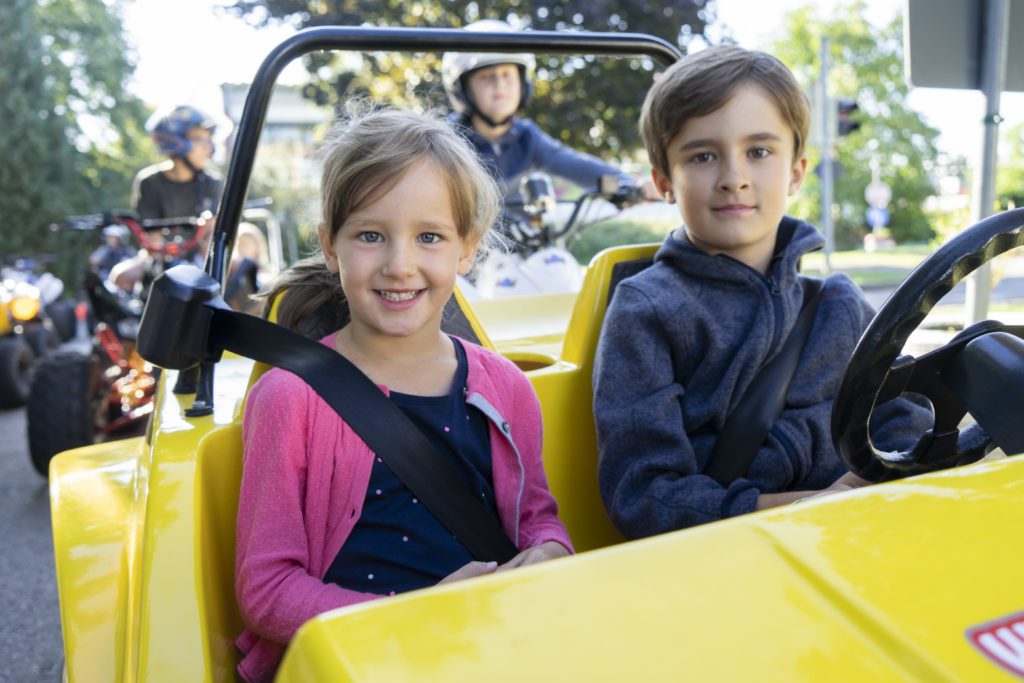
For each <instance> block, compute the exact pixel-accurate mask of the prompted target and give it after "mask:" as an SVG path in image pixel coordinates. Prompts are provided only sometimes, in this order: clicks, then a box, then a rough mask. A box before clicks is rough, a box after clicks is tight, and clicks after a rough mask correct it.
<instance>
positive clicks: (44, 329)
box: [23, 323, 60, 358]
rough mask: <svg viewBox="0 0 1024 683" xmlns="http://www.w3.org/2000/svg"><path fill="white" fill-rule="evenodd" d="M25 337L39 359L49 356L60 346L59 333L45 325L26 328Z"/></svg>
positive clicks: (35, 324)
mask: <svg viewBox="0 0 1024 683" xmlns="http://www.w3.org/2000/svg"><path fill="white" fill-rule="evenodd" d="M23 336H24V337H25V340H26V341H27V342H28V344H29V346H31V347H32V351H33V353H35V355H36V357H37V358H42V357H43V356H48V355H49V354H51V353H53V352H54V351H56V350H57V347H58V346H60V339H59V338H58V337H57V332H56V331H55V330H54V329H53V328H51V327H49V326H48V325H46V324H44V323H32V324H31V325H28V326H26V327H25V333H24V335H23Z"/></svg>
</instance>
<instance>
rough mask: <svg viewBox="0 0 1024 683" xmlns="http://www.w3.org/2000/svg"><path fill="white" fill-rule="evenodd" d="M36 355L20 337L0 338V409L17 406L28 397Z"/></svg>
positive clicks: (23, 402) (22, 403)
mask: <svg viewBox="0 0 1024 683" xmlns="http://www.w3.org/2000/svg"><path fill="white" fill-rule="evenodd" d="M35 359H36V355H35V354H34V353H32V348H31V347H30V346H29V345H28V344H27V343H26V342H25V340H24V339H22V338H21V337H17V336H14V335H11V336H9V337H4V338H3V339H0V409H7V408H17V407H18V406H21V405H24V404H25V401H26V400H27V399H28V395H29V387H30V383H31V380H32V362H33V361H34V360H35Z"/></svg>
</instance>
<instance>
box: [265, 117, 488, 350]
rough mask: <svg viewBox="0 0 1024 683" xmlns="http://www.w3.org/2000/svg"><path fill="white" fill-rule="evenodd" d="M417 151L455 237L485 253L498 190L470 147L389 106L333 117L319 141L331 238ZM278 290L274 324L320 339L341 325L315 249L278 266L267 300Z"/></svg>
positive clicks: (344, 317) (340, 305) (339, 295)
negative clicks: (432, 170)
mask: <svg viewBox="0 0 1024 683" xmlns="http://www.w3.org/2000/svg"><path fill="white" fill-rule="evenodd" d="M424 156H426V157H427V158H428V159H430V161H431V162H433V164H434V166H435V167H436V168H437V170H438V171H439V172H440V173H441V175H442V176H443V177H444V179H445V181H446V183H447V185H448V191H449V192H450V193H451V200H452V210H453V212H454V218H455V225H456V228H457V229H458V232H459V237H460V238H461V239H462V240H463V241H466V242H469V243H472V244H476V245H478V256H479V254H480V253H481V252H484V251H486V249H487V247H488V238H489V236H490V235H491V234H492V233H490V229H491V226H493V225H494V222H495V220H496V219H497V217H498V212H499V210H500V207H501V194H500V193H499V190H498V187H497V185H496V184H495V182H494V179H493V178H492V177H491V175H490V174H489V173H488V172H487V171H486V170H485V169H484V167H483V165H482V164H481V163H480V161H479V159H478V158H477V155H476V151H475V150H474V149H473V148H472V147H471V146H470V144H469V142H468V141H467V140H466V139H465V138H463V137H462V136H461V135H459V134H458V133H457V132H455V130H454V129H453V128H452V127H451V126H450V125H449V124H448V123H446V122H445V121H443V120H441V119H440V118H439V117H437V116H434V115H431V114H420V113H416V112H412V111H405V110H399V109H390V108H376V109H371V110H369V111H368V112H366V113H361V114H354V115H350V116H348V117H346V118H344V119H342V120H339V121H337V122H336V123H335V125H334V126H333V127H332V128H331V131H330V132H329V133H328V135H327V138H326V139H325V141H324V143H323V145H322V146H321V149H320V157H321V160H322V162H323V174H322V176H321V181H320V194H321V200H322V209H321V222H322V227H323V229H326V230H327V231H328V234H329V236H330V239H331V240H333V239H334V238H335V237H336V236H337V233H338V230H340V229H341V227H342V226H343V225H344V224H345V221H346V220H347V219H348V217H349V216H350V215H351V214H352V213H353V212H354V211H358V210H359V209H361V208H363V207H364V206H366V205H367V204H369V203H371V202H373V201H376V200H377V199H378V198H380V197H381V196H383V195H384V194H386V193H387V192H388V190H389V189H390V188H391V187H393V186H394V184H395V183H396V182H398V180H399V179H400V178H401V177H402V175H403V174H404V173H405V172H406V171H407V170H408V169H409V168H411V167H412V166H413V165H414V164H415V163H416V162H417V161H419V160H420V159H422V158H423V157H424ZM285 291H287V294H286V295H285V296H284V297H283V298H282V300H281V303H280V305H279V307H278V315H277V319H278V322H279V323H280V324H281V325H284V326H285V327H289V328H292V329H295V330H297V331H299V332H302V333H303V334H306V335H308V336H312V337H319V336H323V335H326V334H327V333H329V332H331V331H333V330H336V329H338V328H340V327H343V326H344V325H345V324H347V323H348V320H349V316H348V305H347V303H346V301H345V294H344V292H343V291H342V289H341V279H340V278H339V277H338V274H337V273H332V272H330V271H329V270H328V269H327V264H326V261H325V260H324V255H323V254H322V253H317V254H316V255H315V256H311V257H309V258H307V259H303V260H302V261H299V262H298V263H296V264H295V265H294V266H292V267H291V268H289V269H288V270H286V271H284V272H283V273H282V274H281V275H280V276H279V277H278V278H277V280H276V281H275V283H274V286H273V287H272V289H271V291H270V293H269V294H268V298H269V299H270V300H271V301H273V300H274V298H275V297H277V296H278V295H280V294H282V292H285Z"/></svg>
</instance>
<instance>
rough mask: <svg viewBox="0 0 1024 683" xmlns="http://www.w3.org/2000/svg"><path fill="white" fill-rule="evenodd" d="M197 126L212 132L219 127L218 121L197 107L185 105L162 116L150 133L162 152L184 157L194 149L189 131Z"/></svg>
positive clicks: (170, 155)
mask: <svg viewBox="0 0 1024 683" xmlns="http://www.w3.org/2000/svg"><path fill="white" fill-rule="evenodd" d="M196 128H202V129H203V130H208V131H210V133H211V134H212V133H213V132H214V131H215V130H216V129H217V122H216V121H214V119H213V118H212V117H210V116H207V115H206V114H204V113H203V112H201V111H199V110H198V109H196V108H195V107H190V106H187V105H184V106H179V107H175V108H174V109H172V110H171V112H170V113H168V114H165V115H164V116H161V117H160V119H159V120H157V122H156V124H155V125H153V127H152V128H151V129H150V131H149V134H150V135H151V136H153V141H154V142H156V146H157V147H158V148H159V149H160V152H161V153H163V154H166V155H167V156H169V157H183V156H185V155H186V154H188V153H189V151H190V150H191V149H192V141H191V140H189V139H188V133H189V131H191V130H194V129H196Z"/></svg>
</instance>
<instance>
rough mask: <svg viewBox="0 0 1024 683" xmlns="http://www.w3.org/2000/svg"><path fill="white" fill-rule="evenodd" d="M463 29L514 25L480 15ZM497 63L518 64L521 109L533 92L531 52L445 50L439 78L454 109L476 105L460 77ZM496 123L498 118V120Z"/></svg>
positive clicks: (470, 108) (500, 29) (490, 29)
mask: <svg viewBox="0 0 1024 683" xmlns="http://www.w3.org/2000/svg"><path fill="white" fill-rule="evenodd" d="M465 30H467V31H485V32H491V33H512V32H513V31H514V29H513V28H512V27H511V26H509V25H508V24H506V23H505V22H504V21H499V20H497V19H481V20H480V21H474V22H473V23H472V24H468V25H467V26H466V27H465ZM497 64H515V65H516V66H518V67H519V76H520V78H521V79H522V83H521V86H522V87H521V88H520V93H521V95H520V98H519V107H518V108H519V109H522V108H523V107H525V106H526V104H527V103H528V102H529V101H530V95H531V94H532V93H533V84H532V82H531V79H532V78H533V70H534V69H535V68H536V64H537V63H536V60H534V58H533V55H531V54H527V53H522V52H518V53H510V52H445V53H444V57H443V58H442V59H441V79H442V81H444V90H445V92H446V93H448V101H449V102H451V104H452V108H453V109H455V111H457V112H460V113H462V112H465V113H469V114H477V115H479V114H480V112H478V111H476V105H474V104H473V100H472V98H470V97H469V95H468V93H467V92H466V90H465V79H464V78H463V77H464V76H466V75H467V74H469V73H470V72H472V71H476V70H477V69H482V68H484V67H487V66H495V65H497ZM499 123H500V122H499Z"/></svg>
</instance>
